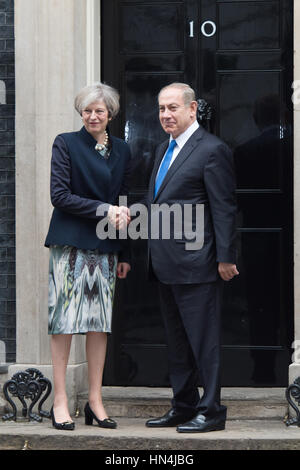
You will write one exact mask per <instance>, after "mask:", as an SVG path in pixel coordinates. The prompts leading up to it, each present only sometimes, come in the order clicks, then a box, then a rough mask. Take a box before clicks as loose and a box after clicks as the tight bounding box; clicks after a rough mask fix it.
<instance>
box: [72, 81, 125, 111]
mask: <svg viewBox="0 0 300 470" xmlns="http://www.w3.org/2000/svg"><path fill="white" fill-rule="evenodd" d="M95 101H103V102H104V104H105V105H106V107H107V110H108V114H109V117H111V118H114V117H116V115H117V114H118V112H119V109H120V96H119V93H118V91H117V90H116V89H115V88H112V87H111V86H109V85H106V84H104V83H101V82H96V83H93V84H92V85H88V86H85V87H84V88H82V89H81V90H80V91H79V93H78V94H77V96H76V98H75V102H74V105H75V109H76V111H78V113H79V114H80V115H82V111H83V110H84V109H85V108H86V107H87V106H89V105H90V104H92V103H95Z"/></svg>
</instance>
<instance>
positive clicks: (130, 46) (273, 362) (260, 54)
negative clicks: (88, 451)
mask: <svg viewBox="0 0 300 470" xmlns="http://www.w3.org/2000/svg"><path fill="white" fill-rule="evenodd" d="M292 3H293V2H292V1H290V0H247V1H245V0H199V1H197V0H182V1H161V0H156V1H155V0H152V1H148V0H147V1H130V0H126V1H125V0H110V1H103V2H102V15H101V19H102V80H103V81H105V82H107V83H109V84H112V85H114V86H115V87H116V88H118V90H119V91H120V93H121V114H120V116H119V119H118V120H117V121H115V122H114V124H113V126H112V129H111V130H112V132H113V133H115V134H117V135H119V136H120V137H123V138H125V139H126V140H127V141H128V143H129V145H130V147H131V151H132V157H133V175H132V185H131V193H130V201H129V202H130V203H133V202H136V201H138V200H140V199H141V198H142V196H143V195H144V194H145V191H146V188H147V185H148V179H149V176H150V172H151V169H152V165H153V150H154V148H155V146H156V145H157V144H158V143H159V142H161V141H162V140H163V139H165V137H166V136H165V134H164V133H163V132H162V130H161V128H160V124H159V121H158V106H157V93H158V91H159V90H160V88H161V87H163V86H164V85H166V84H168V83H171V82H175V81H176V82H177V81H180V82H186V83H189V84H190V85H191V86H192V87H194V88H195V90H196V93H197V96H198V97H199V98H204V99H205V100H206V101H207V102H208V103H209V104H210V105H211V107H212V109H213V116H212V120H211V132H213V133H215V134H217V135H218V136H220V137H221V138H222V139H223V140H224V141H226V142H227V143H228V145H229V146H230V147H231V149H232V151H233V153H234V158H235V165H236V173H237V200H238V230H239V260H238V268H239V271H240V275H239V277H238V278H236V279H235V280H233V281H231V282H230V283H227V284H226V285H225V292H224V302H223V317H222V318H223V335H222V351H223V354H222V357H223V377H222V384H223V385H225V386H253V385H257V386H259V385H261V386H284V385H286V384H287V373H288V364H289V362H290V347H291V342H292V333H293V324H292V322H293V238H292V234H293V224H292V213H293V211H292V197H293V188H292V181H293V180H292V158H293V152H292V105H291V92H292V89H291V84H292V73H293V64H292V51H293V43H292V37H293V30H292V12H293V4H292ZM132 261H133V263H132V264H133V266H132V271H131V273H130V276H129V277H128V279H127V280H126V281H123V282H120V283H119V284H118V286H117V291H116V300H115V311H114V332H113V335H112V336H111V338H110V341H109V349H108V357H107V365H106V369H105V378H104V380H105V383H106V384H110V385H150V386H167V385H169V383H168V371H167V360H166V345H165V338H164V330H163V326H162V321H161V317H160V309H159V302H158V295H157V285H156V284H155V283H149V282H148V281H147V277H146V241H145V240H137V241H136V242H134V244H133V260H132Z"/></svg>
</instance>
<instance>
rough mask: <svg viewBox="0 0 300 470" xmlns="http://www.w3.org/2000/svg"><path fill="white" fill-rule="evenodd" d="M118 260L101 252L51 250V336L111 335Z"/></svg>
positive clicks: (70, 249)
mask: <svg viewBox="0 0 300 470" xmlns="http://www.w3.org/2000/svg"><path fill="white" fill-rule="evenodd" d="M117 261H118V257H117V255H116V254H113V253H109V254H103V253H100V252H98V250H81V249H78V248H74V247H70V246H51V247H50V260H49V301H48V311H49V312H48V313H49V317H48V333H49V334H51V335H55V334H84V333H87V332H89V331H96V332H106V333H111V321H112V308H113V297H114V290H115V282H116V271H117Z"/></svg>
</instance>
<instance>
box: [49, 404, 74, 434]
mask: <svg viewBox="0 0 300 470" xmlns="http://www.w3.org/2000/svg"><path fill="white" fill-rule="evenodd" d="M50 416H51V418H52V426H53V427H54V428H55V429H59V430H60V431H74V429H75V423H74V421H64V422H63V423H57V422H56V421H55V416H54V411H53V406H52V408H51V410H50Z"/></svg>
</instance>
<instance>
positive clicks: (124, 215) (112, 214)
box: [107, 206, 131, 230]
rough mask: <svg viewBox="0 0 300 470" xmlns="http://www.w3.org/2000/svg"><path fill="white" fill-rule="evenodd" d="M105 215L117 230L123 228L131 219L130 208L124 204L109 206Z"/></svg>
mask: <svg viewBox="0 0 300 470" xmlns="http://www.w3.org/2000/svg"><path fill="white" fill-rule="evenodd" d="M107 217H108V220H109V222H110V223H111V225H112V226H113V227H115V228H116V229H117V230H124V228H126V227H127V225H128V224H129V222H130V220H131V217H130V210H129V209H128V207H126V206H110V207H109V210H108V214H107Z"/></svg>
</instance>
